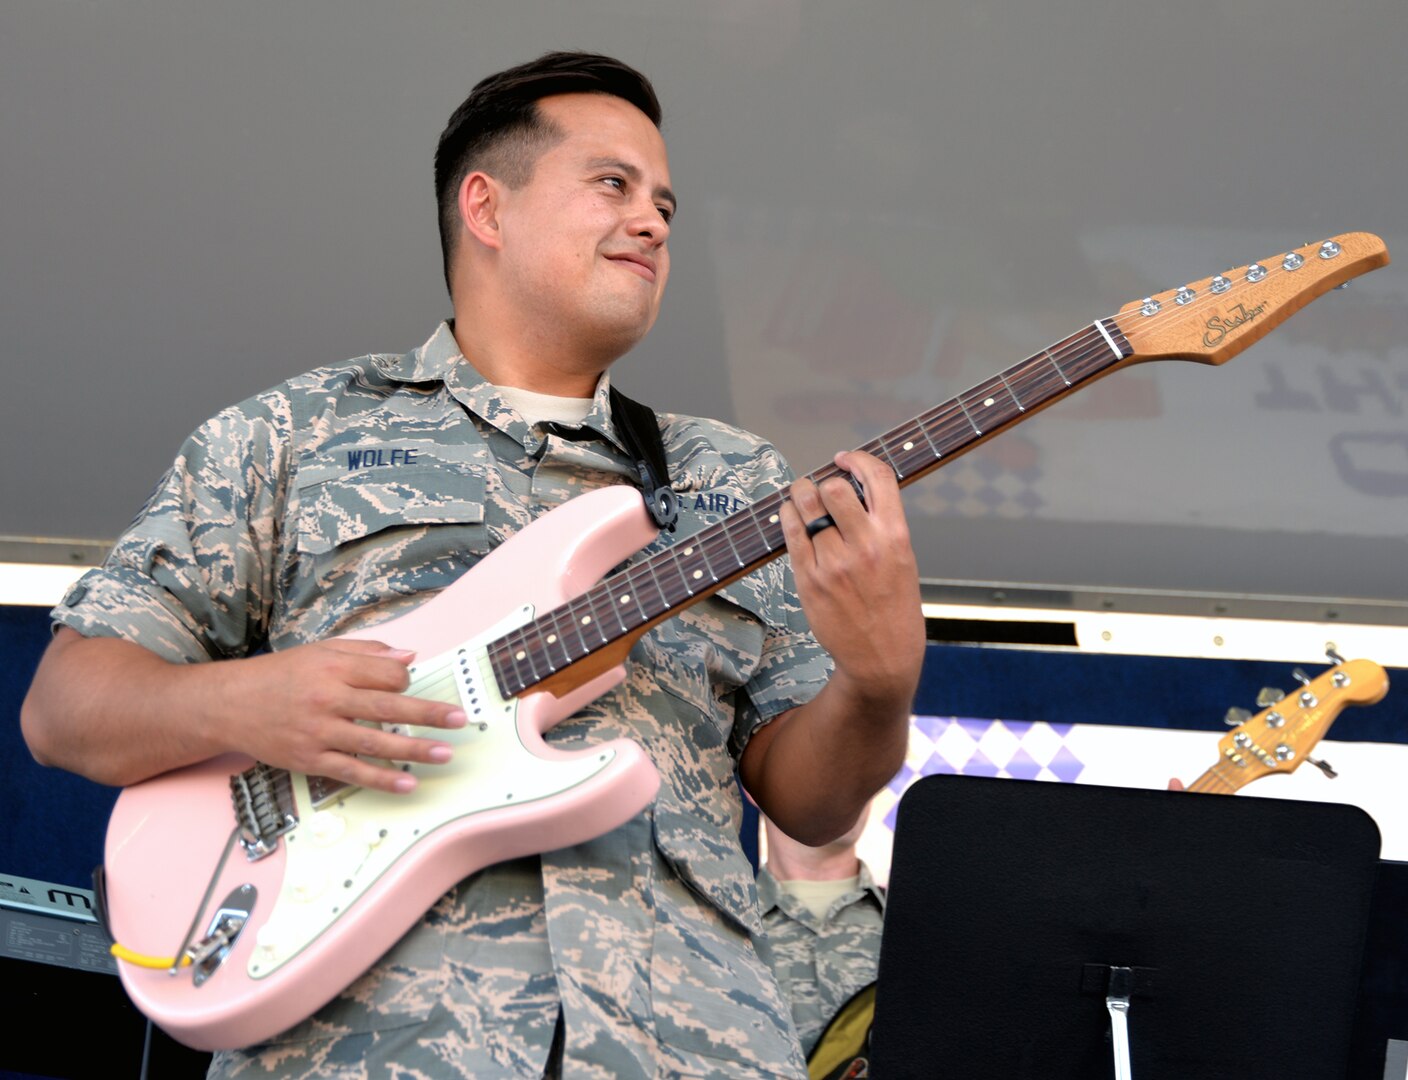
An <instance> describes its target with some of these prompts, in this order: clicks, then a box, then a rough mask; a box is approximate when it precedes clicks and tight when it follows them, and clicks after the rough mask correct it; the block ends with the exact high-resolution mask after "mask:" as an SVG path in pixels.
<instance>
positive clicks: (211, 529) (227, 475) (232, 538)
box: [52, 399, 286, 662]
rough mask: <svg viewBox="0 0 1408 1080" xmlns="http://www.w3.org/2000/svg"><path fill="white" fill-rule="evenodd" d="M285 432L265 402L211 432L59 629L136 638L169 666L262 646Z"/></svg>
mask: <svg viewBox="0 0 1408 1080" xmlns="http://www.w3.org/2000/svg"><path fill="white" fill-rule="evenodd" d="M282 427H283V425H282V424H281V423H280V417H279V415H278V410H277V409H272V408H270V403H269V402H268V401H267V400H263V399H251V400H250V401H249V402H245V403H243V404H241V405H237V406H234V407H232V408H230V409H227V410H225V411H224V412H222V413H220V414H219V415H217V416H215V417H213V418H212V419H211V420H209V421H207V422H206V423H205V424H204V425H202V426H201V427H200V428H199V429H198V430H197V431H196V432H195V433H194V434H192V435H191V436H190V438H188V439H187V440H186V442H185V444H184V445H183V446H182V447H181V451H180V453H179V454H178V455H177V457H176V460H175V462H174V463H173V464H172V466H171V468H170V469H169V470H168V471H167V473H166V475H165V476H164V477H163V478H162V480H161V482H160V483H159V484H158V485H157V487H156V490H155V491H153V492H152V495H151V497H150V498H149V499H148V500H147V503H146V505H145V506H144V507H143V508H142V510H141V512H140V513H139V514H138V515H137V517H136V519H135V520H134V521H133V522H132V524H131V525H130V526H129V527H128V528H127V530H126V532H124V533H123V535H122V536H121V538H120V539H119V540H118V541H117V544H116V545H115V546H114V547H113V550H112V552H111V553H110V554H109V555H108V557H107V559H106V561H105V562H104V563H103V565H102V566H101V567H99V568H97V569H95V570H92V571H90V572H89V573H87V574H85V575H84V576H83V577H82V578H80V579H79V580H78V581H77V582H76V583H75V584H74V585H73V587H72V588H70V589H69V591H68V593H67V594H66V595H65V596H64V598H63V600H62V601H60V603H59V605H58V606H57V607H55V608H54V610H53V612H52V618H53V622H54V626H55V627H56V628H57V627H58V626H67V627H70V628H72V629H74V630H76V631H77V632H78V633H80V634H82V635H84V636H85V637H116V638H122V639H125V640H128V641H132V642H135V643H136V644H138V645H141V646H143V647H144V648H146V649H149V650H150V651H152V652H154V653H156V654H157V655H158V656H161V657H163V658H164V659H166V660H170V661H172V662H195V661H202V660H211V659H220V658H226V657H232V656H243V655H247V654H248V653H250V652H252V651H255V650H256V649H258V648H259V647H260V645H261V644H262V643H263V641H264V638H265V636H266V634H267V629H268V622H269V612H270V607H271V603H272V596H273V582H274V577H275V575H276V573H277V570H276V563H277V558H276V556H275V549H276V541H277V538H278V534H279V532H280V517H281V515H280V514H279V513H278V511H277V506H278V504H279V503H281V501H282V500H283V497H284V492H283V487H284V480H283V479H282V477H283V476H284V469H283V468H282V467H281V465H282V462H281V458H282V455H283V454H284V452H285V450H284V447H285V445H286V440H284V439H283V438H282V437H281V434H282V430H281V429H282Z"/></svg>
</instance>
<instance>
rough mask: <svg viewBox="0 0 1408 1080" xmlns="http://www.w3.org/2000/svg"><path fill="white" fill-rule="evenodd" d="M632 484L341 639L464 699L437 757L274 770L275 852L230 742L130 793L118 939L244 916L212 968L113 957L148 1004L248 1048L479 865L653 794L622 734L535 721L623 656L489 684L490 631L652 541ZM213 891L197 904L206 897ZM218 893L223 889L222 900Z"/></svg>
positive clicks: (620, 671)
mask: <svg viewBox="0 0 1408 1080" xmlns="http://www.w3.org/2000/svg"><path fill="white" fill-rule="evenodd" d="M656 533H657V530H656V529H655V527H654V526H653V525H652V524H651V523H650V519H649V517H648V515H647V513H646V511H645V508H644V505H643V503H642V500H641V497H640V494H639V492H637V491H636V490H635V489H634V488H629V487H613V488H605V489H601V490H599V491H595V492H591V493H589V494H586V495H583V496H581V497H579V498H577V499H574V500H572V501H571V502H569V503H567V504H566V505H564V506H562V507H559V508H558V509H556V510H554V511H552V512H551V513H549V514H547V515H544V516H543V517H542V518H540V519H539V520H538V521H536V522H534V523H533V524H532V525H531V526H529V527H528V528H527V529H525V530H523V531H522V532H521V533H519V534H518V535H517V536H515V537H514V538H513V539H511V540H510V541H509V542H508V543H505V544H503V545H501V546H500V547H499V548H497V549H496V550H495V551H494V552H492V553H491V554H490V555H489V556H488V557H486V558H485V559H484V560H482V561H481V562H480V564H479V565H478V566H476V567H475V568H474V570H473V571H471V572H470V573H469V574H466V575H465V576H464V577H463V578H461V579H460V580H459V581H458V582H456V583H455V584H454V585H452V586H450V587H449V588H448V589H445V590H444V591H443V592H441V593H439V594H438V595H436V596H435V597H434V598H433V599H431V600H430V601H429V602H427V603H425V604H423V605H421V606H420V607H418V608H416V609H415V610H413V611H411V612H409V613H408V614H405V615H403V616H400V617H399V618H396V619H393V620H391V621H389V622H385V623H382V624H380V625H377V626H375V627H372V628H370V629H367V630H364V631H359V632H358V633H356V634H354V635H349V637H359V638H374V639H376V640H379V641H384V642H386V643H387V644H389V645H392V646H395V647H398V648H406V649H413V650H415V652H416V660H415V664H414V665H413V666H412V668H411V678H412V682H411V687H410V689H409V690H408V691H407V693H410V694H413V695H416V696H421V697H432V698H437V699H440V700H446V701H459V702H462V703H463V707H464V708H465V711H466V713H467V714H468V715H469V723H468V724H467V725H466V726H465V727H464V728H463V729H461V730H459V731H448V730H446V731H442V730H439V729H436V730H435V731H434V732H433V734H434V736H435V737H436V738H439V739H443V740H444V741H447V742H449V743H451V744H452V745H453V746H454V747H455V755H454V758H453V760H452V761H451V762H450V763H448V764H445V765H436V766H421V765H415V766H410V768H413V769H414V770H415V771H416V773H417V775H418V777H419V780H420V783H419V785H418V786H417V788H416V790H415V791H413V792H411V793H410V794H407V795H391V794H386V793H383V792H378V791H370V790H366V789H361V788H344V787H339V786H338V785H335V784H332V785H330V786H331V787H332V788H333V789H335V790H334V791H333V792H332V793H330V794H327V793H324V788H323V786H321V782H320V781H319V780H318V778H309V777H306V776H303V775H300V774H296V773H283V774H281V775H282V776H284V777H287V780H288V783H287V785H286V787H287V791H288V797H289V799H290V801H291V806H292V812H293V814H294V816H296V818H297V824H296V825H294V826H293V827H292V828H291V829H290V830H289V831H288V832H286V833H285V834H283V835H282V836H281V837H279V838H278V839H277V841H275V843H274V844H273V845H271V846H272V850H271V852H270V853H269V854H267V855H265V856H264V857H262V858H258V859H254V860H251V859H249V858H247V856H246V853H245V851H244V849H243V848H242V847H241V846H240V845H236V846H235V848H234V850H233V852H232V853H231V854H230V856H229V858H228V859H227V860H225V862H224V864H223V866H221V867H220V870H219V873H218V875H216V876H215V877H214V879H213V881H212V875H213V874H216V868H217V866H220V863H221V853H222V852H223V851H224V850H225V847H226V842H227V840H228V839H229V838H230V835H231V831H232V829H233V828H234V826H235V821H236V814H235V810H234V808H233V803H232V797H231V777H232V776H235V775H238V774H241V773H244V772H245V771H246V770H249V769H250V768H252V767H253V766H254V765H255V763H254V762H253V761H252V760H251V759H249V758H246V757H242V756H239V755H225V756H223V757H220V758H216V759H212V760H210V761H207V762H203V763H201V764H199V765H194V766H191V767H189V768H184V769H179V770H175V771H173V772H170V773H166V774H164V775H161V776H158V777H155V778H153V779H151V780H149V781H146V782H144V783H141V784H138V785H135V786H133V787H131V788H128V789H126V790H125V791H124V792H123V793H122V794H121V795H120V796H119V798H118V801H117V805H116V807H115V809H114V811H113V815H112V819H111V821H110V823H109V826H108V833H107V843H106V849H105V855H104V871H105V884H106V888H105V891H106V900H107V912H108V920H109V925H110V928H111V930H112V933H113V936H114V939H115V940H116V941H118V942H120V943H121V944H122V945H123V946H124V947H125V948H126V949H128V950H132V951H133V952H136V953H141V954H147V955H151V956H162V957H167V956H174V955H175V954H176V952H177V950H178V949H180V948H181V946H182V945H183V942H184V941H185V936H186V934H187V931H188V929H190V928H191V927H192V922H193V920H195V926H194V938H195V939H196V940H197V941H199V940H200V939H202V938H204V937H206V936H207V935H208V934H209V933H210V931H211V927H212V922H213V920H214V919H215V918H216V913H217V911H218V910H219V909H220V908H221V907H222V906H223V907H232V908H234V909H239V910H244V907H245V906H246V905H247V910H248V915H247V918H246V919H245V920H244V922H243V924H242V926H241V928H240V931H239V933H238V936H237V937H236V938H235V940H234V941H233V942H232V943H231V944H230V946H229V948H228V953H227V955H224V956H223V958H222V959H221V960H220V962H219V963H218V964H217V965H216V966H215V967H214V969H213V970H209V971H208V972H205V973H204V974H203V976H201V977H197V974H196V971H197V965H192V966H187V967H184V968H182V969H181V970H180V971H179V972H177V973H175V974H172V973H171V972H169V971H168V970H167V969H165V968H160V969H153V968H145V967H140V966H137V965H135V964H132V963H128V962H120V963H119V971H120V973H121V976H122V981H123V984H124V986H125V987H126V989H127V992H128V994H129V995H130V996H131V998H132V1000H133V1001H134V1002H135V1003H136V1005H137V1006H138V1008H140V1009H141V1010H142V1011H143V1012H144V1013H145V1014H146V1015H148V1016H149V1017H151V1018H152V1019H153V1020H154V1021H155V1022H156V1023H157V1024H158V1025H160V1026H161V1027H162V1028H163V1029H165V1030H166V1031H168V1032H169V1033H171V1034H172V1035H173V1036H174V1037H176V1038H177V1039H180V1040H181V1041H182V1042H184V1043H187V1044H188V1045H190V1046H193V1047H196V1048H198V1049H203V1050H214V1049H226V1048H233V1047H239V1046H247V1045H250V1044H252V1043H256V1042H260V1041H262V1040H265V1039H267V1038H269V1037H271V1036H273V1035H275V1034H277V1033H278V1032H280V1031H283V1030H285V1029H287V1028H289V1027H290V1026H292V1025H293V1024H295V1023H297V1022H298V1021H300V1020H302V1019H304V1018H306V1017H307V1016H309V1015H311V1014H312V1013H313V1012H314V1011H316V1010H317V1009H318V1008H320V1007H321V1006H322V1005H323V1004H325V1003H326V1002H327V1001H329V1000H331V999H332V998H333V997H334V996H335V995H336V994H337V993H338V992H339V991H341V990H342V989H343V988H345V987H346V986H348V985H349V984H350V983H351V982H352V981H353V980H355V979H356V978H357V977H358V976H359V975H360V974H361V973H362V972H364V971H365V970H367V968H369V967H370V966H371V965H372V964H373V963H375V961H376V959H377V958H378V957H379V956H381V954H382V953H384V952H385V951H386V950H387V949H388V948H390V946H391V945H393V944H394V943H395V942H396V941H397V939H399V938H400V937H401V936H402V935H403V934H404V933H405V932H406V931H407V930H408V929H410V927H411V926H413V925H414V924H415V923H416V922H417V920H419V918H420V917H421V914H422V913H423V912H424V911H425V910H426V909H427V908H429V907H430V906H431V905H432V904H433V903H434V902H435V901H436V899H437V898H438V897H439V896H440V895H442V894H443V893H444V892H446V891H447V890H448V889H449V888H450V887H451V886H453V885H454V884H455V883H456V882H458V881H459V880H461V879H462V878H464V877H466V876H467V875H469V874H471V873H473V872H475V871H477V870H480V869H482V868H484V867H486V866H489V865H492V864H493V863H496V862H500V861H502V860H505V859H511V858H517V857H520V856H523V855H528V854H533V853H538V852H542V851H548V850H552V849H554V848H559V847H565V846H569V845H571V844H576V843H581V842H582V841H585V840H588V839H591V838H593V837H596V836H600V835H602V834H603V833H605V832H608V831H610V830H611V829H613V828H615V827H617V826H618V825H620V824H622V823H623V822H625V821H627V820H629V819H630V818H631V817H633V816H635V815H636V814H637V813H639V812H640V811H641V810H642V809H643V808H645V807H646V806H647V805H649V803H650V802H651V800H652V799H653V798H654V797H655V792H656V790H657V788H658V786H659V777H658V774H657V773H656V771H655V768H654V766H653V765H652V764H651V762H650V760H649V759H648V758H647V757H646V755H645V753H644V752H643V751H642V750H641V749H640V748H639V747H638V746H637V745H636V744H634V743H632V742H630V741H628V740H616V741H612V742H605V743H601V744H599V745H597V746H594V747H592V748H591V749H589V750H582V751H576V752H571V753H568V752H563V751H559V750H554V749H553V748H551V747H549V746H548V745H547V744H545V743H544V742H543V739H542V734H543V733H544V732H546V731H547V730H548V729H549V728H551V727H553V726H554V725H555V724H557V723H558V722H560V721H561V720H563V719H565V718H566V717H568V716H571V715H572V714H573V713H574V712H576V711H577V710H579V709H580V708H581V707H582V706H583V705H585V704H586V703H587V702H589V701H591V700H592V699H594V698H596V697H598V696H600V695H601V694H603V693H605V692H606V691H607V690H609V689H610V688H611V687H613V686H615V685H616V684H617V683H618V682H620V681H621V679H622V678H623V677H624V673H625V669H624V667H623V666H620V665H617V666H615V667H611V668H609V669H607V670H605V671H603V672H601V673H598V674H595V675H593V676H591V677H590V678H589V679H588V681H586V682H583V683H582V684H581V685H579V686H577V687H575V688H574V689H572V690H570V691H569V692H565V693H564V694H563V696H561V697H557V696H554V695H553V694H550V693H546V692H537V693H528V694H525V695H522V696H520V697H518V698H508V699H505V698H503V697H502V696H500V694H499V692H498V689H497V687H496V685H495V681H494V679H493V677H492V673H491V672H490V671H489V666H488V664H487V662H486V661H485V660H484V646H485V644H486V643H487V642H488V641H491V640H493V639H494V638H495V637H498V636H500V635H501V634H502V633H504V632H505V631H506V630H509V629H513V628H515V627H517V626H519V625H522V624H523V623H525V622H528V621H530V620H531V619H532V618H533V617H534V615H535V614H541V613H543V612H545V611H548V610H550V609H552V608H556V607H558V606H560V605H561V604H562V603H564V602H565V601H567V600H570V599H572V598H573V597H575V596H577V595H579V594H580V593H582V592H583V591H584V590H586V589H588V588H590V587H591V586H592V585H593V584H595V583H596V582H597V580H598V579H599V578H601V577H602V576H603V575H604V574H605V573H606V572H607V571H608V570H610V569H611V568H612V567H614V566H616V565H617V564H619V563H621V562H622V561H624V560H625V559H626V558H628V557H629V556H630V555H632V554H634V553H635V552H637V551H638V550H640V549H641V548H642V547H644V546H645V545H646V544H647V543H649V542H650V541H651V540H653V539H654V538H655V536H656ZM207 890H209V901H208V902H206V903H204V904H203V903H202V898H203V897H204V896H205V895H206V894H207ZM227 900H232V901H233V903H227V902H226V901H227Z"/></svg>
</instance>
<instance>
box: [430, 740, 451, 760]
mask: <svg viewBox="0 0 1408 1080" xmlns="http://www.w3.org/2000/svg"><path fill="white" fill-rule="evenodd" d="M452 754H453V751H451V749H450V748H449V747H448V746H446V745H445V744H444V743H436V744H435V745H434V746H432V747H431V748H430V753H429V754H428V755H427V756H428V757H429V758H430V760H431V761H436V762H439V763H440V764H442V765H443V764H444V763H445V762H447V761H449V760H450V758H451V756H452Z"/></svg>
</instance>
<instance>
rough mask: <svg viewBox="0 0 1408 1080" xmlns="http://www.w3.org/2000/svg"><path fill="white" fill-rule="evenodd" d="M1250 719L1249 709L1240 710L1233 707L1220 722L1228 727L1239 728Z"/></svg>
mask: <svg viewBox="0 0 1408 1080" xmlns="http://www.w3.org/2000/svg"><path fill="white" fill-rule="evenodd" d="M1251 718H1252V714H1251V710H1250V709H1242V708H1238V707H1237V706H1236V705H1233V706H1232V708H1230V709H1228V710H1227V715H1225V716H1224V717H1223V718H1222V722H1223V723H1224V724H1226V725H1227V726H1228V727H1241V726H1242V725H1243V724H1245V723H1246V722H1247V721H1248V720H1250V719H1251Z"/></svg>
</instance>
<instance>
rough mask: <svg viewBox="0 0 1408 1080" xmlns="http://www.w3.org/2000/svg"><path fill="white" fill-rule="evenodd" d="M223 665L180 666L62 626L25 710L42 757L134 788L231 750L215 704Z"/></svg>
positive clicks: (30, 738) (25, 726) (27, 730)
mask: <svg viewBox="0 0 1408 1080" xmlns="http://www.w3.org/2000/svg"><path fill="white" fill-rule="evenodd" d="M219 666H220V665H215V664H172V663H169V662H167V661H166V660H163V659H162V658H161V657H159V656H157V655H156V654H155V653H152V652H150V651H148V650H147V649H144V648H142V647H141V646H140V645H135V644H133V643H132V642H130V641H122V640H119V639H117V638H84V637H82V636H81V635H79V634H77V633H75V632H74V631H72V630H67V629H64V630H61V631H60V632H59V635H58V637H56V638H55V640H54V642H53V643H52V644H51V645H50V646H49V649H48V651H47V652H46V653H45V654H44V659H43V660H42V662H41V663H40V665H39V670H38V671H37V672H36V674H35V678H34V683H33V685H32V686H31V687H30V690H29V694H28V696H27V697H26V698H25V700H24V704H23V705H22V706H21V709H20V724H21V727H22V730H23V732H24V738H25V742H26V743H27V744H28V745H29V749H30V752H31V753H32V754H33V755H34V758H35V760H36V761H38V762H40V763H41V764H44V765H54V766H58V767H60V768H63V769H67V770H69V771H70V772H75V773H78V774H80V775H82V776H86V777H87V778H88V779H90V780H95V781H97V782H98V783H102V784H112V785H127V784H132V783H136V782H137V781H138V780H144V779H146V778H148V777H150V776H155V775H156V774H157V773H161V772H165V771H166V770H168V769H172V768H176V767H177V766H181V765H189V764H191V763H193V762H196V761H201V760H203V759H205V758H208V757H212V756H214V755H215V754H218V753H221V752H223V751H224V750H226V749H228V747H227V746H226V745H224V743H223V742H222V741H221V739H220V735H221V731H220V727H219V725H218V724H216V723H215V722H214V720H213V717H212V715H211V713H212V710H210V709H209V708H208V707H207V703H208V702H209V701H210V700H211V696H212V694H214V693H216V691H215V689H214V684H215V683H216V682H218V680H219V677H220V675H221V674H222V673H221V672H220V671H218V670H217V668H218V667H219Z"/></svg>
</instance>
